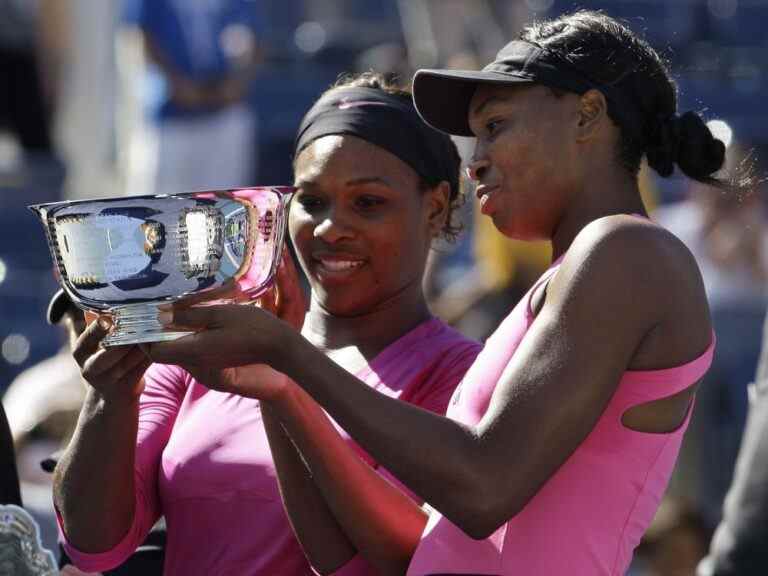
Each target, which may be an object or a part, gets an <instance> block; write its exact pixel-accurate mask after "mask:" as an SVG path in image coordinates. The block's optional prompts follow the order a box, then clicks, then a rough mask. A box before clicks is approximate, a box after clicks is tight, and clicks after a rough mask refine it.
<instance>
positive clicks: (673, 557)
mask: <svg viewBox="0 0 768 576" xmlns="http://www.w3.org/2000/svg"><path fill="white" fill-rule="evenodd" d="M708 539H709V532H708V530H707V528H706V526H705V525H704V521H703V518H702V517H701V515H700V514H698V513H697V512H696V509H695V508H694V507H693V506H691V505H690V504H689V503H687V502H686V501H684V500H677V499H674V498H665V499H664V501H663V502H662V504H661V506H660V507H659V510H658V512H657V513H656V516H655V517H654V519H653V522H652V523H651V525H650V526H649V528H648V531H647V532H646V534H645V537H644V538H643V541H642V543H641V544H640V546H639V547H638V548H637V550H636V553H635V561H634V562H633V564H632V569H631V570H630V575H631V576H693V574H694V572H695V570H696V564H697V563H698V561H699V559H700V558H701V557H702V556H703V555H704V553H705V552H706V549H707V541H708Z"/></svg>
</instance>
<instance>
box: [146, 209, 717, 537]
mask: <svg viewBox="0 0 768 576" xmlns="http://www.w3.org/2000/svg"><path fill="white" fill-rule="evenodd" d="M590 228H591V230H590V231H586V230H585V231H584V232H582V234H580V236H579V238H578V239H577V241H576V242H574V245H573V246H572V247H571V249H570V250H569V252H568V254H567V256H566V257H565V258H564V260H563V262H562V264H561V267H560V269H559V271H558V273H557V274H556V276H555V277H554V278H553V280H552V281H551V282H550V286H549V288H548V290H547V296H546V300H545V303H544V305H543V307H542V309H541V311H540V312H539V314H538V316H537V317H536V320H535V321H534V322H533V325H532V326H531V328H530V329H529V330H528V333H527V334H526V336H525V338H524V339H523V341H522V343H521V344H520V346H519V347H518V349H517V351H516V352H515V354H514V356H513V358H512V359H511V361H510V362H509V364H508V365H507V366H506V368H505V370H504V372H503V374H502V376H501V379H500V381H499V382H498V383H497V384H496V385H495V389H494V393H493V395H492V398H491V401H490V405H489V407H488V409H487V410H486V412H485V414H484V416H483V417H482V419H481V420H480V421H479V422H478V423H477V425H475V426H467V425H463V424H460V423H457V422H454V421H452V420H450V419H447V418H444V417H440V416H436V415H434V414H431V413H429V412H426V411H424V410H420V409H418V408H415V407H413V406H410V405H407V404H404V403H402V402H399V401H396V400H392V399H390V398H387V397H385V396H383V395H381V394H379V393H377V392H376V391H374V390H371V389H369V388H368V387H367V386H364V385H362V384H361V383H360V381H358V380H357V379H356V378H355V377H354V376H352V375H350V374H349V373H347V372H346V371H345V370H343V369H342V368H340V367H339V366H337V365H335V364H334V363H333V362H332V361H331V360H330V359H328V358H326V357H325V356H324V355H323V354H321V353H320V352H318V351H317V350H316V349H315V348H314V347H313V346H312V345H311V344H310V343H309V342H308V341H306V340H304V339H303V338H301V337H300V336H299V335H297V334H296V333H295V332H294V331H293V330H291V329H290V328H289V327H288V326H287V325H285V324H284V323H282V322H279V321H278V320H276V319H275V318H274V317H272V316H270V315H268V314H266V313H265V312H263V311H260V310H253V311H250V312H249V314H248V315H247V318H246V317H245V315H244V314H243V313H242V312H239V311H238V310H236V307H231V308H226V307H222V308H217V309H211V308H208V309H203V308H200V309H190V310H180V311H178V312H179V314H178V316H174V323H175V324H176V325H180V326H191V327H195V328H197V329H199V328H202V327H205V328H206V329H205V330H204V331H202V332H199V333H198V334H196V335H195V336H192V337H189V338H187V339H182V340H179V341H176V342H172V343H166V344H161V345H159V346H157V347H153V351H152V353H153V356H155V357H156V358H158V359H159V360H160V361H167V360H168V359H171V360H172V361H174V362H181V363H184V362H209V363H212V364H216V363H220V364H221V365H227V364H230V363H233V362H243V361H247V362H249V363H252V362H268V363H270V364H272V365H273V366H274V367H275V368H276V369H277V370H279V371H281V372H283V373H285V374H287V375H288V376H290V377H291V378H292V379H293V380H294V381H296V382H297V383H298V384H299V385H301V386H302V388H304V389H305V390H306V391H307V392H308V393H309V394H310V395H311V396H312V397H314V398H315V400H317V402H319V403H320V405H321V406H323V408H325V409H326V410H327V411H328V413H329V414H330V415H331V416H332V417H333V418H334V419H335V420H336V422H338V423H339V425H340V426H341V427H343V428H344V429H345V430H346V431H347V432H348V433H349V434H350V435H351V436H352V437H353V438H354V439H355V440H356V441H357V442H358V443H359V444H360V445H361V446H363V448H365V449H366V450H367V451H368V452H369V453H370V454H372V455H373V456H374V457H375V458H376V460H377V461H378V462H379V463H380V464H381V465H382V466H384V467H386V468H387V469H388V470H390V471H391V472H392V473H393V474H394V475H395V476H396V477H397V478H398V479H400V480H401V481H402V482H403V483H404V484H405V485H407V486H408V487H409V488H411V489H412V490H413V491H414V492H415V493H416V494H418V495H419V496H420V497H421V498H423V499H424V500H425V501H427V502H429V504H430V505H431V506H433V507H434V508H436V509H437V510H439V511H440V512H441V513H443V514H444V515H445V516H446V517H447V518H448V519H449V520H451V521H452V522H453V523H455V524H456V525H458V526H459V527H460V528H462V529H463V530H464V531H465V532H467V533H468V534H469V535H471V536H474V537H476V538H484V537H486V536H487V535H489V534H490V533H492V532H493V530H495V529H496V528H497V527H498V526H499V525H500V524H502V523H503V522H504V521H506V520H507V519H509V518H511V517H512V516H514V515H515V514H516V513H517V512H519V511H520V510H521V509H522V508H523V507H524V506H525V504H526V503H527V502H528V501H530V499H531V498H532V497H533V496H534V495H535V493H536V492H537V491H538V489H539V488H540V487H541V485H542V484H543V483H544V482H546V481H547V479H548V478H549V477H550V476H551V475H552V474H554V473H555V471H556V470H557V469H558V468H559V467H560V465H561V464H562V463H563V462H564V461H565V460H566V459H567V458H568V456H569V455H570V454H571V453H572V452H573V451H574V450H575V449H576V447H577V446H578V445H579V444H580V443H581V442H582V441H583V439H584V438H585V437H586V436H587V434H589V432H590V431H591V430H592V428H593V427H594V424H595V422H596V421H597V419H598V418H599V417H600V415H601V413H602V411H603V409H604V407H605V405H606V404H607V402H608V401H609V399H610V397H611V395H612V394H613V392H614V390H615V388H616V386H617V384H618V382H619V380H620V378H621V375H622V374H623V372H624V371H625V370H626V369H627V368H628V367H629V366H630V365H631V363H632V361H633V359H634V358H635V357H636V355H637V353H638V350H640V349H642V351H643V352H644V353H645V352H646V347H645V346H643V344H645V342H646V341H647V340H648V338H650V337H651V336H652V335H655V334H656V333H658V332H659V331H660V330H664V331H665V332H669V333H670V334H672V335H673V336H674V337H673V338H672V337H671V338H668V339H666V340H665V341H664V342H665V344H666V343H668V342H673V343H674V344H675V345H674V346H664V347H658V348H656V349H653V351H652V352H651V353H646V354H645V355H644V356H643V360H644V361H646V362H648V364H647V365H640V366H634V367H636V368H638V369H641V368H646V369H649V368H655V367H668V366H674V365H677V364H680V363H682V362H684V361H687V360H690V359H692V358H694V357H696V356H697V355H698V354H700V353H701V352H702V351H703V350H704V349H706V347H707V346H708V344H709V339H710V337H711V330H710V326H709V319H708V315H707V313H706V300H705V298H704V295H703V289H702V286H701V281H700V278H699V276H698V272H697V271H696V267H695V263H694V262H693V260H692V258H691V257H690V255H689V253H688V252H687V251H685V250H684V248H682V246H681V245H679V242H677V241H676V240H674V241H673V240H672V239H671V237H670V236H669V235H668V234H666V233H664V232H662V231H661V230H660V229H658V228H656V227H653V226H651V225H647V224H639V223H638V224H634V223H632V224H629V225H625V223H621V225H603V224H599V225H597V226H595V225H591V226H590ZM235 326H236V327H237V330H243V327H244V326H245V327H246V333H247V334H248V338H247V339H246V338H242V336H238V334H237V333H236V332H235ZM246 349H247V350H246ZM648 349H649V350H650V348H648ZM230 365H231V364H230ZM480 377H482V375H480ZM243 393H245V394H247V391H244V392H243Z"/></svg>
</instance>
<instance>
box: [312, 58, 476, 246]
mask: <svg viewBox="0 0 768 576" xmlns="http://www.w3.org/2000/svg"><path fill="white" fill-rule="evenodd" d="M344 88H373V89H375V90H381V91H383V92H386V93H388V94H391V95H393V96H396V97H398V98H401V99H402V100H403V102H404V103H406V104H407V105H409V106H411V107H413V96H412V94H411V92H410V91H409V90H408V89H406V88H404V87H403V86H402V85H400V84H398V83H397V82H396V80H395V79H394V78H393V77H391V76H389V75H384V74H381V73H379V72H362V73H359V74H343V75H341V76H339V78H338V79H337V80H336V82H335V83H334V84H333V85H332V86H331V87H330V88H328V89H327V90H326V91H325V92H323V94H321V95H320V98H323V97H324V96H325V95H326V94H329V93H332V92H334V91H336V90H341V89H344ZM447 149H448V154H450V157H449V158H446V160H447V163H448V165H449V166H452V167H453V168H452V170H451V172H452V173H455V174H456V178H455V179H453V181H452V182H449V184H450V186H451V191H450V197H449V205H448V217H447V218H446V220H445V225H444V226H443V230H442V236H443V238H445V239H446V240H448V241H449V242H452V241H454V240H455V239H456V237H457V236H458V235H459V233H460V232H461V230H462V228H463V227H462V225H461V222H459V219H458V216H457V212H458V209H459V207H461V205H462V204H463V203H464V192H463V190H462V186H461V178H460V170H461V157H460V156H459V152H458V150H457V149H456V145H455V144H454V143H453V142H452V141H451V143H450V145H449V146H448V147H447ZM441 181H442V179H440V178H436V177H435V178H428V177H424V176H419V190H421V191H422V192H426V191H427V190H431V189H432V188H434V187H435V186H437V185H438V184H440V182H441Z"/></svg>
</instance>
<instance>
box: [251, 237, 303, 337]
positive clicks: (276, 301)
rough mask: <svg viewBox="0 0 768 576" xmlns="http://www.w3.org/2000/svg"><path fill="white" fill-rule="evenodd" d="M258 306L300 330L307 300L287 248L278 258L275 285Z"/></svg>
mask: <svg viewBox="0 0 768 576" xmlns="http://www.w3.org/2000/svg"><path fill="white" fill-rule="evenodd" d="M259 306H261V307H262V308H264V309H265V310H269V311H270V312H272V314H274V315H275V316H277V317H278V318H280V319H281V320H284V321H285V322H287V323H288V324H290V325H291V326H293V327H294V328H295V329H296V330H301V327H302V326H303V324H304V316H305V315H306V312H307V300H306V298H305V296H304V292H303V291H302V289H301V285H300V283H299V274H298V272H297V271H296V266H295V265H294V263H293V258H291V253H290V251H289V250H288V248H287V247H286V248H284V249H283V253H282V255H281V257H280V266H279V267H278V269H277V275H276V278H275V284H274V285H273V286H272V287H271V288H270V289H269V290H268V291H267V292H266V293H265V294H264V296H262V298H261V299H260V300H259Z"/></svg>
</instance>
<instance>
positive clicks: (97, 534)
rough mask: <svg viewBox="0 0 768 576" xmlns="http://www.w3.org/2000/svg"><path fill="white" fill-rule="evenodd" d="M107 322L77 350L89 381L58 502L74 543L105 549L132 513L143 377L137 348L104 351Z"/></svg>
mask: <svg viewBox="0 0 768 576" xmlns="http://www.w3.org/2000/svg"><path fill="white" fill-rule="evenodd" d="M107 331H108V325H102V324H101V323H100V322H93V323H91V325H90V326H89V327H88V328H87V329H86V330H85V332H84V333H83V334H82V335H81V336H80V338H79V339H78V342H77V344H76V346H75V349H74V352H73V354H74V356H75V360H77V362H78V364H79V365H80V367H81V371H82V374H83V377H84V378H85V379H86V380H87V381H88V382H89V383H90V384H91V387H90V388H89V390H88V393H87V395H86V400H85V404H84V405H83V408H82V410H81V412H80V418H79V419H78V422H77V427H76V429H75V433H74V435H73V437H72V440H71V441H70V443H69V446H68V447H67V449H66V452H65V454H64V455H63V457H62V458H61V460H60V461H59V463H58V464H57V466H56V471H55V473H54V502H55V504H56V507H57V509H58V511H59V513H60V514H61V520H62V528H63V529H64V532H65V534H66V535H67V538H68V539H69V541H70V543H71V544H72V545H74V546H75V547H76V548H78V549H79V550H82V551H83V552H88V553H92V552H103V551H105V550H109V549H111V548H112V547H114V546H115V545H116V544H117V543H118V542H120V540H121V539H122V538H123V536H125V534H126V533H127V532H128V529H129V528H130V526H131V524H132V521H133V514H134V503H135V499H134V492H135V487H134V474H133V470H134V453H135V445H136V430H137V422H138V403H139V394H140V393H141V389H142V388H143V383H142V376H143V374H144V371H145V370H146V369H147V367H148V366H149V364H150V362H151V361H150V360H149V359H148V358H147V357H146V356H145V355H144V353H143V352H142V351H141V350H139V349H138V348H137V347H120V348H115V349H112V350H105V349H101V348H99V343H100V341H101V339H102V338H103V337H104V336H105V335H106V334H107Z"/></svg>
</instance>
